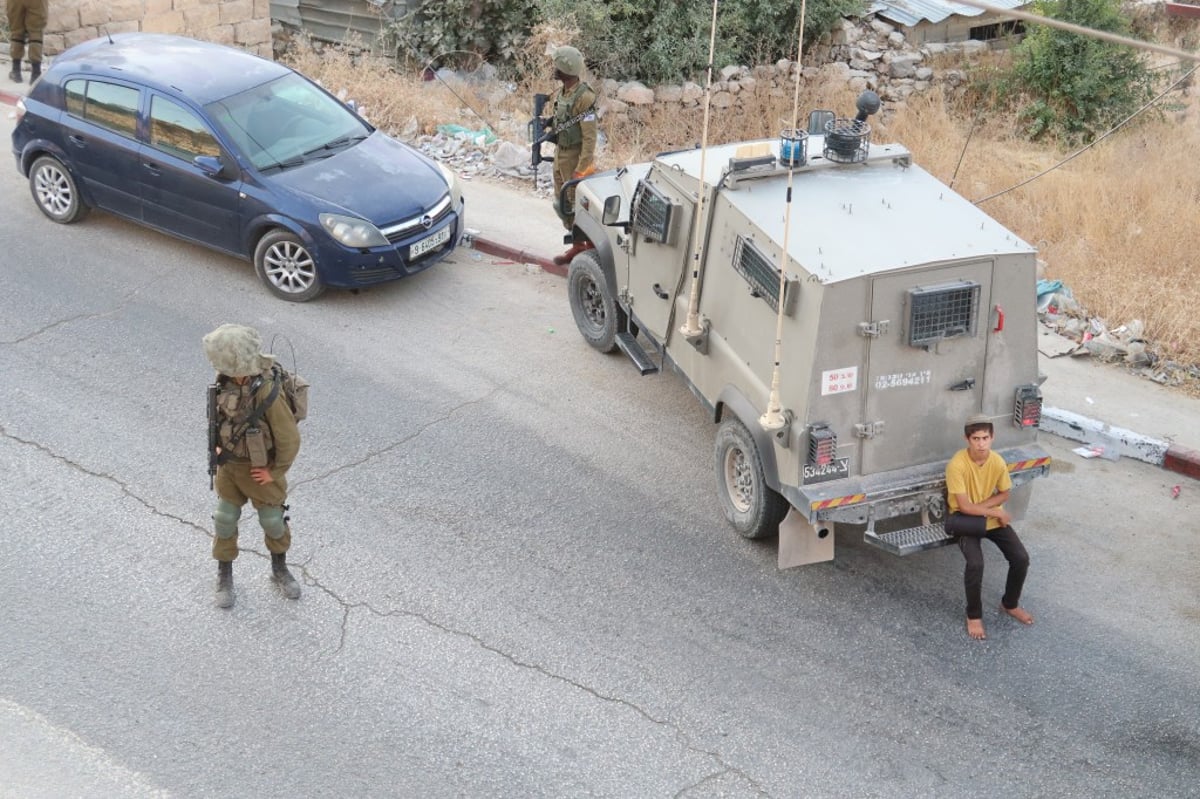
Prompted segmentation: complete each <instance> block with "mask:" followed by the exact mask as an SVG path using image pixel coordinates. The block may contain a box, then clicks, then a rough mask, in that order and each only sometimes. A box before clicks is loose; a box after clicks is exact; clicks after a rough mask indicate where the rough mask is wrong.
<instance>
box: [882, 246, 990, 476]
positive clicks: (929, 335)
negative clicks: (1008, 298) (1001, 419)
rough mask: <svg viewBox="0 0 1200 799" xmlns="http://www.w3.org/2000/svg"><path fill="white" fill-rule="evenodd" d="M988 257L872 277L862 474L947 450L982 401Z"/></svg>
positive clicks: (938, 455)
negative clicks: (952, 264)
mask: <svg viewBox="0 0 1200 799" xmlns="http://www.w3.org/2000/svg"><path fill="white" fill-rule="evenodd" d="M992 269H993V263H992V261H990V260H988V261H973V262H968V263H964V264H959V265H955V266H944V267H934V268H930V269H923V270H920V271H909V272H905V273H900V274H891V275H885V276H881V277H877V278H875V279H874V280H873V281H872V285H871V300H870V305H871V319H869V320H866V322H865V324H866V325H867V327H865V328H863V329H862V332H863V334H864V335H866V336H867V337H868V339H869V345H868V363H867V370H866V373H867V381H866V385H865V386H864V389H865V394H866V399H865V403H864V405H865V414H864V418H863V420H862V423H861V425H860V428H859V431H858V432H859V435H861V436H862V437H863V442H862V444H863V447H862V467H863V473H864V474H872V473H875V472H881V471H887V470H890V469H897V468H901V467H904V466H911V465H913V464H918V463H928V462H930V461H933V460H938V459H941V458H948V457H949V456H950V455H952V454H953V453H954V452H955V451H957V450H958V449H959V448H961V447H962V446H963V438H962V426H963V421H964V420H965V419H966V418H967V417H968V416H969V415H971V414H973V413H980V412H981V411H982V409H983V398H984V392H985V390H986V389H987V386H985V385H984V373H985V371H984V366H985V363H986V360H987V346H988V329H989V323H990V314H989V309H990V308H991V303H990V300H991V281H992Z"/></svg>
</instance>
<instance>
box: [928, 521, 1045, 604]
mask: <svg viewBox="0 0 1200 799" xmlns="http://www.w3.org/2000/svg"><path fill="white" fill-rule="evenodd" d="M955 517H960V518H959V519H956V518H955ZM981 518H982V517H969V516H964V515H963V514H959V513H955V514H952V515H951V517H950V519H949V520H947V521H948V522H949V523H948V524H947V525H946V527H947V530H952V529H953V528H954V527H956V526H958V525H955V522H956V521H966V520H968V519H970V520H972V521H974V519H981ZM963 526H968V525H963ZM969 526H974V525H969ZM984 538H986V539H988V540H989V541H991V542H992V543H994V544H995V545H996V546H997V547H999V549H1000V552H1001V553H1003V555H1004V559H1005V560H1007V561H1008V579H1007V580H1005V583H1004V596H1003V597H1002V598H1001V599H1000V603H1001V604H1002V605H1004V607H1006V608H1008V609H1010V610H1011V609H1013V608H1016V607H1019V606H1020V604H1021V589H1022V588H1024V586H1025V575H1026V574H1027V573H1028V572H1029V553H1028V552H1026V551H1025V545H1024V544H1022V543H1021V539H1020V537H1019V536H1018V535H1017V531H1016V530H1014V529H1012V527H1011V526H1008V527H997V528H996V529H995V530H988V531H987V532H986V533H984V534H983V535H982V536H980V535H971V534H966V535H959V536H958V548H959V550H960V551H961V552H962V553H963V557H964V558H966V559H967V567H966V570H965V572H964V573H963V586H964V588H966V591H967V618H968V619H981V618H983V599H982V596H981V593H982V586H983V543H982V542H983V539H984Z"/></svg>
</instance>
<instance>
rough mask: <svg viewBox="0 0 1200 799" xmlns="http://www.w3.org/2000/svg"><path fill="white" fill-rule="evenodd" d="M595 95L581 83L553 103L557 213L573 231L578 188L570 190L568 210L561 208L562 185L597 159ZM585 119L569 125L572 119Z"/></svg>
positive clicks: (588, 87) (590, 88)
mask: <svg viewBox="0 0 1200 799" xmlns="http://www.w3.org/2000/svg"><path fill="white" fill-rule="evenodd" d="M595 105H596V92H594V91H592V87H590V86H588V85H587V84H586V83H584V82H583V81H580V82H579V83H578V84H577V85H576V86H575V87H574V88H573V89H572V90H571V91H569V92H563V94H562V95H561V96H560V97H559V98H558V100H557V101H556V102H555V103H554V121H553V123H552V126H553V130H554V132H555V135H556V136H557V144H556V146H555V150H554V211H555V213H557V214H558V216H559V218H560V219H561V220H562V222H563V227H565V228H566V229H567V230H570V229H571V227H572V226H573V224H574V222H575V210H574V209H575V188H574V187H572V188H570V189H568V190H567V197H566V208H560V207H559V204H558V203H559V197H560V194H561V192H562V187H563V184H564V183H566V182H567V181H568V180H571V178H573V177H574V176H575V173H576V172H582V171H584V170H586V169H588V168H589V167H591V166H592V165H593V163H594V162H595V160H596V113H595V110H594V107H595ZM580 116H582V119H580V120H579V121H577V122H575V123H573V124H569V125H568V122H570V120H571V119H573V118H575V117H580Z"/></svg>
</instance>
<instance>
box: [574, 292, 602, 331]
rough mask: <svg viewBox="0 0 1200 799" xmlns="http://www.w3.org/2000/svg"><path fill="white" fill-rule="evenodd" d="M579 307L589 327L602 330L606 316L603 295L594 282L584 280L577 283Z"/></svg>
mask: <svg viewBox="0 0 1200 799" xmlns="http://www.w3.org/2000/svg"><path fill="white" fill-rule="evenodd" d="M579 307H580V308H581V309H582V310H583V316H584V318H585V319H587V321H588V324H589V325H591V326H592V327H594V328H595V329H597V330H603V329H604V322H605V320H606V319H607V317H608V314H607V313H605V310H604V295H603V294H602V293H601V291H600V287H599V286H598V285H596V281H594V280H588V279H584V280H581V281H580V282H579Z"/></svg>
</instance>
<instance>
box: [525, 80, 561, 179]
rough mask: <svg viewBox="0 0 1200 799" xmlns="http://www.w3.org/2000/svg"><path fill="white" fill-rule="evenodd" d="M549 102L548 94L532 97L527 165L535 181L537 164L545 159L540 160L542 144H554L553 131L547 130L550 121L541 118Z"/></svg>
mask: <svg viewBox="0 0 1200 799" xmlns="http://www.w3.org/2000/svg"><path fill="white" fill-rule="evenodd" d="M549 101H550V95H548V94H535V95H534V96H533V119H531V120H529V141H530V142H532V143H533V148H532V152H531V153H530V155H531V159H530V163H529V165H530V166H532V167H533V179H534V181H535V182H536V181H537V168H538V164H540V163H542V161H544V160H545V159H544V158H542V144H543V143H544V142H550V143H551V144H554V139H555V135H554V131H553V130H549V129H548V125H549V122H550V120H548V119H546V118H545V117H543V116H542V113H543V112H544V111H545V110H546V103H547V102H549Z"/></svg>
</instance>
